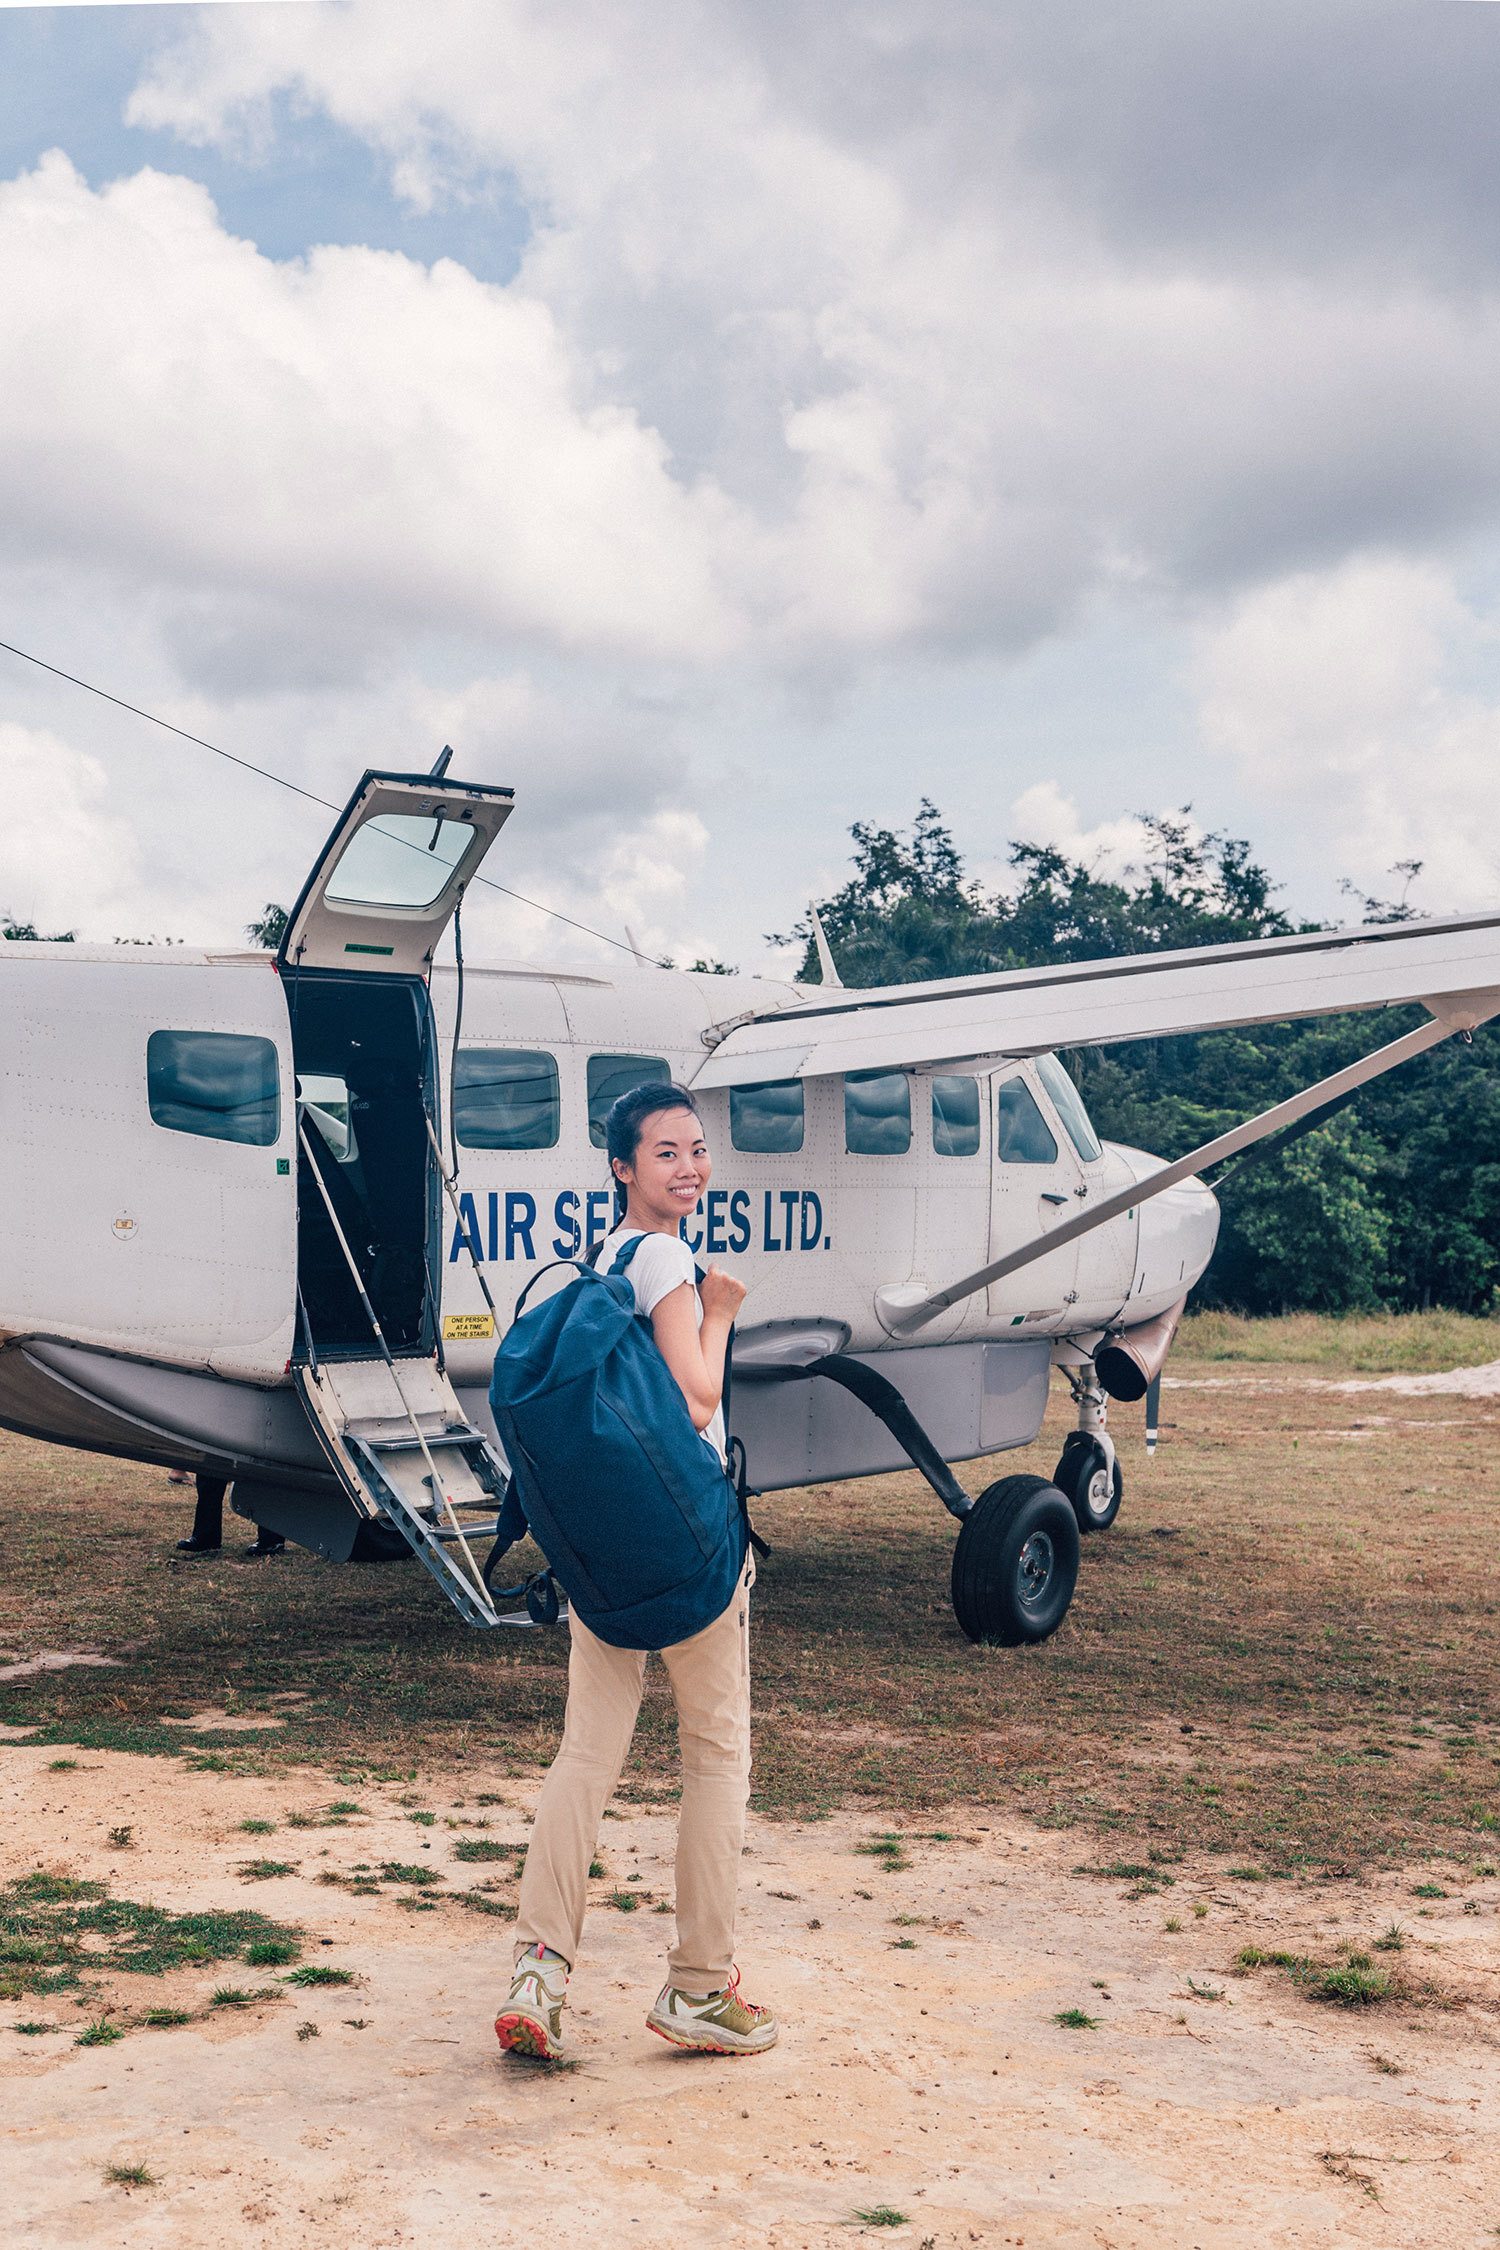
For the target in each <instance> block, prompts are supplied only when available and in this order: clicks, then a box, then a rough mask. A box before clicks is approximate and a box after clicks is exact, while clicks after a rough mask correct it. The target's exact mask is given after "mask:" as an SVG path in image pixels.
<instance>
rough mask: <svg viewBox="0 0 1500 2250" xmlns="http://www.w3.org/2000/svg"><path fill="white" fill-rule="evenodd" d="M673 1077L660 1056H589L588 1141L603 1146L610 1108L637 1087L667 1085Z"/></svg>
mask: <svg viewBox="0 0 1500 2250" xmlns="http://www.w3.org/2000/svg"><path fill="white" fill-rule="evenodd" d="M671 1082H672V1074H671V1072H670V1071H669V1070H668V1069H667V1066H666V1064H665V1063H664V1062H663V1061H662V1059H661V1056H660V1055H590V1056H589V1069H588V1091H589V1139H590V1140H591V1141H592V1142H593V1144H594V1146H595V1148H603V1146H604V1120H605V1118H606V1117H608V1115H609V1112H610V1108H611V1106H612V1105H613V1104H614V1103H615V1102H617V1101H618V1100H619V1098H620V1096H621V1095H622V1094H628V1093H629V1092H630V1091H631V1089H632V1087H635V1086H668V1085H670V1084H671Z"/></svg>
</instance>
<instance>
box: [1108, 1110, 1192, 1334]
mask: <svg viewBox="0 0 1500 2250" xmlns="http://www.w3.org/2000/svg"><path fill="white" fill-rule="evenodd" d="M1110 1148H1111V1153H1112V1154H1113V1155H1114V1156H1116V1157H1119V1158H1120V1159H1122V1160H1123V1162H1124V1163H1125V1164H1126V1165H1128V1166H1129V1168H1130V1170H1131V1172H1133V1173H1134V1175H1135V1177H1136V1179H1137V1180H1138V1181H1139V1182H1140V1184H1141V1185H1142V1186H1144V1185H1145V1184H1146V1182H1147V1181H1148V1180H1149V1179H1150V1177H1151V1174H1152V1173H1153V1172H1159V1171H1160V1170H1161V1167H1162V1162H1163V1159H1162V1158H1161V1157H1159V1156H1152V1155H1149V1154H1148V1153H1147V1151H1146V1150H1145V1149H1139V1148H1126V1147H1123V1146H1121V1145H1120V1144H1119V1143H1118V1142H1111V1144H1110ZM1218 1238H1219V1200H1218V1197H1217V1196H1216V1195H1215V1194H1214V1192H1213V1190H1212V1188H1207V1187H1205V1186H1204V1184H1203V1182H1202V1181H1201V1180H1179V1181H1178V1182H1177V1184H1176V1186H1175V1187H1169V1188H1165V1189H1163V1191H1162V1193H1161V1194H1160V1195H1153V1196H1149V1197H1148V1198H1147V1199H1146V1201H1145V1202H1143V1203H1142V1204H1141V1205H1140V1206H1139V1228H1138V1232H1137V1235H1136V1247H1135V1272H1134V1274H1133V1275H1132V1277H1131V1286H1130V1296H1129V1299H1128V1301H1127V1302H1128V1307H1129V1310H1128V1318H1129V1320H1130V1321H1131V1323H1132V1324H1134V1323H1135V1322H1136V1321H1138V1320H1151V1319H1153V1318H1154V1317H1155V1316H1156V1314H1157V1313H1161V1312H1165V1311H1166V1310H1167V1308H1168V1306H1169V1305H1173V1304H1175V1303H1176V1302H1177V1300H1178V1298H1179V1297H1182V1296H1184V1295H1186V1293H1187V1291H1188V1290H1189V1289H1191V1288H1192V1286H1193V1284H1194V1283H1195V1282H1197V1281H1201V1280H1202V1278H1203V1275H1204V1273H1205V1272H1206V1271H1207V1269H1208V1262H1209V1259H1210V1258H1211V1257H1212V1256H1213V1254H1214V1244H1215V1243H1216V1242H1217V1240H1218Z"/></svg>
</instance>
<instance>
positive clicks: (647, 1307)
mask: <svg viewBox="0 0 1500 2250" xmlns="http://www.w3.org/2000/svg"><path fill="white" fill-rule="evenodd" d="M637 1235H639V1236H640V1237H641V1246H640V1248H639V1250H637V1252H636V1254H635V1256H634V1257H633V1258H632V1259H631V1261H630V1263H629V1265H628V1266H627V1267H626V1268H625V1276H624V1278H625V1279H626V1280H627V1281H628V1282H629V1283H630V1286H631V1288H632V1289H633V1290H634V1291H635V1306H636V1311H637V1312H639V1313H644V1315H645V1316H646V1318H647V1319H648V1320H649V1319H650V1318H651V1315H652V1314H653V1313H654V1312H655V1310H656V1308H657V1306H658V1305H659V1304H660V1303H661V1301H662V1299H663V1297H670V1296H671V1294H672V1291H673V1290H674V1289H680V1288H681V1287H682V1284H683V1283H684V1282H685V1281H686V1282H688V1283H689V1284H690V1285H691V1287H692V1291H693V1310H694V1312H695V1313H696V1314H697V1316H698V1326H699V1327H700V1328H701V1327H702V1326H703V1300H702V1299H701V1298H700V1296H699V1295H698V1269H697V1267H696V1266H695V1265H694V1263H693V1253H692V1251H691V1250H690V1249H689V1248H688V1246H687V1244H686V1243H685V1242H684V1241H683V1239H682V1237H681V1235H680V1234H647V1233H646V1232H645V1230H644V1228H642V1227H620V1228H618V1229H617V1230H616V1231H615V1233H613V1234H612V1235H609V1236H607V1237H606V1239H605V1244H604V1248H603V1249H602V1250H601V1251H600V1253H599V1261H598V1269H597V1270H598V1271H599V1272H600V1273H608V1272H609V1269H610V1267H611V1266H612V1265H613V1264H614V1262H615V1259H616V1258H617V1257H618V1256H619V1254H620V1252H621V1250H622V1249H623V1248H624V1247H625V1244H626V1243H627V1242H633V1241H634V1240H635V1239H636V1237H637ZM703 1435H704V1436H705V1437H706V1438H707V1440H708V1442H709V1444H710V1445H711V1446H712V1447H713V1449H714V1451H715V1452H716V1453H717V1454H718V1456H719V1459H720V1460H721V1461H722V1460H724V1459H725V1458H726V1450H725V1441H724V1409H723V1406H722V1405H720V1406H717V1407H715V1409H714V1416H713V1420H712V1421H711V1422H710V1423H709V1424H708V1426H707V1428H706V1429H705V1430H704V1432H703Z"/></svg>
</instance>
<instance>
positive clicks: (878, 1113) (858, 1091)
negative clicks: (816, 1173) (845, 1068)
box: [844, 1070, 911, 1156]
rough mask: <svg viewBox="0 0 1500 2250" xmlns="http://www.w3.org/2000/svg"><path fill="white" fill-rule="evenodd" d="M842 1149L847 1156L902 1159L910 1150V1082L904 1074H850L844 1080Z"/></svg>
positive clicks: (862, 1071) (852, 1072)
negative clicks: (846, 1151) (894, 1157)
mask: <svg viewBox="0 0 1500 2250" xmlns="http://www.w3.org/2000/svg"><path fill="white" fill-rule="evenodd" d="M844 1146H845V1148H846V1149H847V1150H848V1151H849V1154H850V1155H851V1156H904V1155H905V1154H906V1151H907V1150H908V1149H909V1148H910V1147H911V1082H910V1080H909V1079H908V1078H907V1075H906V1073H905V1071H904V1070H851V1071H850V1073H849V1075H848V1077H847V1078H846V1079H845V1080H844Z"/></svg>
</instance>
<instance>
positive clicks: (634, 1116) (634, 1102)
mask: <svg viewBox="0 0 1500 2250" xmlns="http://www.w3.org/2000/svg"><path fill="white" fill-rule="evenodd" d="M667 1109H685V1110H687V1111H688V1112H689V1114H690V1115H691V1116H693V1117H696V1116H697V1114H698V1105H697V1103H696V1102H695V1101H694V1100H693V1097H692V1095H691V1094H690V1093H689V1092H688V1090H687V1088H686V1087H685V1086H673V1085H671V1084H670V1083H669V1082H668V1081H667V1080H665V1079H657V1080H656V1082H655V1083H654V1084H653V1085H650V1086H632V1087H631V1089H630V1091H629V1093H628V1094H622V1095H621V1096H620V1098H619V1100H618V1101H617V1102H611V1103H610V1106H609V1111H608V1114H607V1116H606V1117H605V1120H604V1146H605V1148H606V1150H607V1151H608V1154H609V1184H610V1186H611V1187H612V1188H613V1189H614V1191H615V1225H616V1226H618V1225H619V1223H620V1221H621V1219H623V1218H624V1216H625V1183H624V1181H623V1180H622V1179H621V1178H620V1175H619V1173H618V1172H617V1171H616V1170H615V1162H616V1160H617V1159H618V1161H619V1162H620V1163H621V1164H633V1163H634V1162H635V1152H636V1150H637V1149H638V1148H639V1147H640V1145H641V1127H642V1126H643V1125H644V1124H645V1122H646V1119H647V1118H648V1117H657V1116H660V1114H661V1112H662V1111H663V1110H667Z"/></svg>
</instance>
